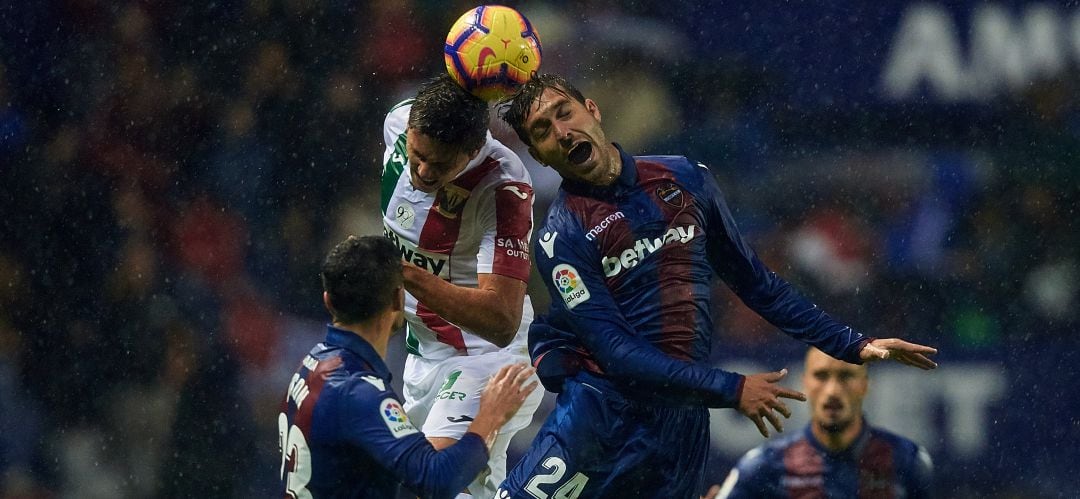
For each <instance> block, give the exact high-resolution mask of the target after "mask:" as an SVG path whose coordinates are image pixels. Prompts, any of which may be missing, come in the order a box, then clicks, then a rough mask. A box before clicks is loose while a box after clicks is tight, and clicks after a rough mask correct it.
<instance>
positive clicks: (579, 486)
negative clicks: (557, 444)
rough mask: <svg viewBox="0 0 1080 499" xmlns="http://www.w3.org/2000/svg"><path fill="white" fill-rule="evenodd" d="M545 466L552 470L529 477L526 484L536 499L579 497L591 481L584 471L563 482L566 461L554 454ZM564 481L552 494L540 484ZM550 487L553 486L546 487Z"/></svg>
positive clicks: (499, 495)
mask: <svg viewBox="0 0 1080 499" xmlns="http://www.w3.org/2000/svg"><path fill="white" fill-rule="evenodd" d="M542 465H543V466H544V468H546V469H548V470H551V472H550V473H547V474H538V475H535V476H533V477H532V478H530V479H529V482H528V483H526V484H525V492H528V493H529V495H531V496H533V497H535V498H536V499H577V497H578V496H579V495H581V491H582V490H584V489H585V484H586V483H588V482H589V477H587V476H585V475H584V474H583V473H574V475H573V476H571V477H570V479H569V480H567V481H566V482H565V483H563V482H562V478H563V475H565V474H566V461H563V460H562V459H561V458H558V457H555V456H552V457H549V458H547V459H545V460H544V462H543V463H542ZM558 483H562V485H560V486H559V487H558V488H557V489H555V491H554V492H552V493H551V494H550V495H549V494H548V493H547V492H544V491H543V490H542V489H541V488H540V486H541V485H545V486H546V485H549V484H558ZM545 488H548V489H550V488H551V487H545ZM499 492H500V494H496V497H499V498H501V497H503V496H502V495H501V493H503V491H501V490H500V491H499Z"/></svg>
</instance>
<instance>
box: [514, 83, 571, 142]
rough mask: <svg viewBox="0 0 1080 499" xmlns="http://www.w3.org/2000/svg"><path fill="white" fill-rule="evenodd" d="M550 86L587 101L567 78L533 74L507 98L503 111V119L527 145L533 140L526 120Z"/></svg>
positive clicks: (569, 96) (562, 92) (569, 95)
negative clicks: (537, 100)
mask: <svg viewBox="0 0 1080 499" xmlns="http://www.w3.org/2000/svg"><path fill="white" fill-rule="evenodd" d="M549 88H550V89H552V90H554V91H556V92H559V93H561V94H563V95H565V96H567V97H568V98H571V99H574V100H576V101H578V102H580V103H582V104H584V103H585V96H584V95H583V94H582V93H581V91H580V90H578V89H577V87H575V86H574V85H573V84H572V83H570V81H569V80H567V79H566V78H563V77H562V76H559V75H557V74H551V73H546V74H536V75H533V77H532V78H529V81H527V82H525V84H524V85H522V86H521V88H519V89H518V90H517V92H514V95H512V96H511V97H510V98H509V99H507V101H506V102H507V105H506V106H505V108H504V110H503V113H502V119H503V121H505V122H506V123H508V124H509V125H510V126H511V127H513V128H514V132H516V133H517V136H518V138H520V139H521V141H522V142H524V143H525V144H526V145H530V146H531V145H532V142H530V141H529V134H528V133H527V132H528V131H527V130H525V120H528V119H529V113H530V112H531V111H532V107H533V103H534V102H536V99H539V98H540V96H541V95H543V94H544V90H546V89H549Z"/></svg>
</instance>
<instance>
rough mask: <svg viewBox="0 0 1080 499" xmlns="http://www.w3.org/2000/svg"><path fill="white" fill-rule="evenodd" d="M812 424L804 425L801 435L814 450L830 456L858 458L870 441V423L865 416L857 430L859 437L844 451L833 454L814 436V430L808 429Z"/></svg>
mask: <svg viewBox="0 0 1080 499" xmlns="http://www.w3.org/2000/svg"><path fill="white" fill-rule="evenodd" d="M812 424H814V423H810V424H809V425H806V428H804V429H803V433H804V434H805V435H806V439H807V440H808V441H810V444H811V445H813V446H814V448H816V449H818V450H819V451H821V452H822V453H824V454H828V455H830V456H835V457H842V456H851V457H855V456H858V455H859V454H861V453H862V451H863V448H864V447H866V442H867V441H868V440H869V439H870V423H869V422H868V421H867V420H866V415H865V414H864V415H863V418H862V429H861V430H859V435H858V436H856V437H855V440H853V441H852V442H851V445H849V446H848V447H847V448H846V449H841V450H839V451H835V452H834V451H831V450H829V449H828V448H827V447H825V445H824V444H822V443H821V442H820V441H818V439H817V437H815V436H814V430H813V429H811V428H810V425H812Z"/></svg>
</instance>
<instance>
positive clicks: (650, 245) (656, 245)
mask: <svg viewBox="0 0 1080 499" xmlns="http://www.w3.org/2000/svg"><path fill="white" fill-rule="evenodd" d="M695 229H697V226H695V225H687V226H685V227H672V228H670V229H668V230H667V232H665V233H663V234H662V235H660V236H659V237H651V238H650V237H644V238H641V239H638V240H637V241H634V247H633V248H627V249H625V250H623V251H622V253H619V254H618V255H615V256H609V257H605V258H604V259H603V260H601V265H602V266H603V267H604V275H605V276H607V277H615V276H617V275H619V273H620V272H622V271H624V270H629V269H632V268H634V267H637V266H638V264H640V263H641V261H642V260H644V259H645V257H647V256H649V255H651V254H653V253H655V252H657V251H660V248H662V247H664V245H665V244H669V243H674V242H680V243H683V244H686V243H688V242H690V240H691V239H693V238H694V232H695Z"/></svg>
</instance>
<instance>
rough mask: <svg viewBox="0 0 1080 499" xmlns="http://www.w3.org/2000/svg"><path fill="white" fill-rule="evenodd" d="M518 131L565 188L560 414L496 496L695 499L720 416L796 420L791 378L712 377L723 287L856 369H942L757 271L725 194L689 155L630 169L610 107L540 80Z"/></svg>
mask: <svg viewBox="0 0 1080 499" xmlns="http://www.w3.org/2000/svg"><path fill="white" fill-rule="evenodd" d="M504 118H505V120H506V121H507V122H508V123H509V124H510V125H511V126H513V128H514V130H515V131H516V132H517V134H518V136H519V137H521V139H522V140H523V141H524V142H525V144H526V145H528V146H529V153H530V154H531V155H532V156H533V157H534V158H536V159H537V160H538V161H540V162H541V163H543V164H545V165H548V166H550V167H552V168H554V169H555V170H556V171H557V172H558V173H559V174H560V175H561V176H562V177H563V183H562V186H561V187H560V190H559V193H558V196H557V197H556V199H555V201H554V203H553V204H552V206H551V208H550V209H549V212H548V215H547V219H546V221H545V223H544V225H543V226H542V227H541V228H540V229H539V230H538V231H537V237H536V241H535V251H534V255H535V258H536V262H537V267H538V268H539V270H540V275H541V277H542V278H543V279H544V283H545V285H546V286H547V288H548V291H549V293H550V295H551V298H552V305H551V309H550V310H549V312H548V314H547V315H546V316H542V317H538V318H537V320H536V321H534V323H533V325H532V326H531V327H530V332H529V347H530V353H531V355H532V358H533V362H534V365H535V366H536V367H537V372H538V374H539V375H540V378H541V381H542V382H543V383H544V386H545V387H546V388H548V389H549V390H551V391H555V392H559V395H558V398H557V400H556V407H555V409H554V411H553V412H552V413H551V415H550V416H549V417H548V418H547V420H546V422H545V423H544V426H543V427H542V428H541V429H540V431H539V433H538V434H537V436H536V439H535V440H534V441H533V443H532V445H531V447H530V448H529V450H528V451H527V452H526V454H525V456H524V457H523V458H522V460H521V461H520V462H519V463H518V465H517V466H516V467H515V468H514V469H513V470H511V472H510V473H509V475H508V476H507V479H506V480H505V481H504V482H503V484H502V486H501V487H500V490H499V493H498V494H497V495H496V497H498V498H500V499H502V498H509V497H521V498H537V497H564V498H571V497H589V498H594V497H620V498H625V497H673V498H686V497H697V495H698V494H699V493H700V492H701V491H702V490H703V488H704V484H703V477H704V467H705V464H706V458H707V454H708V449H709V422H708V409H707V408H709V407H731V408H736V409H738V410H739V411H740V412H741V413H742V414H744V415H746V416H747V417H748V418H750V419H751V420H752V421H754V423H755V424H756V425H757V427H758V429H759V431H761V433H762V434H763V435H767V434H768V429H767V426H766V425H767V424H771V425H772V426H773V427H774V428H776V429H777V430H782V423H781V417H780V416H783V417H788V416H790V411H789V410H788V408H787V407H786V405H785V404H784V402H783V401H782V400H781V399H782V398H789V399H797V400H803V399H804V397H803V395H802V394H801V393H799V392H796V391H794V390H789V389H786V388H783V387H781V386H779V385H777V384H776V382H777V381H779V380H780V379H781V378H782V377H783V376H784V375H785V374H786V370H782V371H780V372H773V373H762V374H753V375H747V376H744V375H741V374H737V373H731V372H726V371H722V370H719V369H715V368H711V367H709V366H708V365H706V364H705V363H704V362H705V361H706V360H707V359H708V356H709V353H710V350H711V344H712V337H713V325H712V320H711V317H710V315H709V310H710V296H711V293H710V287H711V285H712V281H713V279H714V277H719V278H720V279H722V280H723V281H724V282H725V283H726V284H727V285H728V286H729V287H730V288H731V289H732V290H733V291H734V292H735V293H736V295H738V296H739V298H740V299H741V300H742V301H743V302H744V303H746V304H747V305H748V306H749V307H750V308H751V309H752V310H754V311H755V312H757V313H758V314H759V315H761V316H762V317H764V318H765V319H767V320H769V321H770V322H771V323H772V324H774V325H776V326H777V327H779V328H780V329H781V330H783V331H784V332H785V333H787V334H788V335H790V336H792V337H794V338H796V339H798V340H800V341H803V342H805V343H808V344H810V345H813V346H816V347H818V348H820V349H821V350H822V351H825V352H827V353H828V354H829V355H831V356H833V357H836V358H840V359H844V360H846V361H849V362H852V363H862V362H866V361H871V360H878V359H883V358H892V359H894V360H898V361H900V362H903V363H906V364H910V365H913V366H916V367H920V368H924V369H929V368H933V367H935V366H936V364H934V362H932V361H931V360H930V359H928V358H927V357H926V356H925V355H926V354H931V353H935V352H936V350H934V349H933V348H930V347H925V346H921V345H915V344H912V343H908V342H906V341H903V340H900V339H895V338H890V339H872V338H868V337H866V336H864V335H863V334H861V333H859V332H857V331H855V330H853V329H852V328H850V327H848V326H846V325H843V324H840V323H838V322H837V321H835V320H833V319H832V318H831V317H829V316H828V315H827V314H825V313H824V312H823V311H822V310H821V309H819V308H818V307H817V306H815V305H814V304H813V303H811V302H810V301H808V300H806V299H805V298H803V297H802V296H801V295H800V294H799V293H798V292H797V291H796V290H795V289H794V288H792V287H791V286H790V285H789V284H788V283H787V282H786V281H784V280H783V279H781V278H780V277H779V276H777V275H776V274H775V273H773V272H772V271H770V270H769V269H768V268H766V267H765V265H764V264H763V263H762V262H761V261H760V260H759V259H758V258H757V256H756V255H755V253H754V252H753V250H752V249H751V248H750V246H749V245H748V244H747V242H746V241H745V240H744V239H743V238H742V236H741V235H740V234H739V231H738V229H737V228H736V226H735V223H734V219H733V217H732V215H731V213H730V211H729V210H728V207H727V205H726V203H725V201H724V198H723V195H722V193H721V192H720V188H719V186H718V185H717V183H716V180H715V179H714V178H713V176H712V174H711V173H710V172H709V170H708V169H707V168H705V167H704V166H703V165H701V164H698V163H694V162H692V161H689V160H687V159H686V158H684V157H682V156H639V157H635V156H631V155H629V154H627V153H626V152H625V151H623V150H622V148H620V147H619V146H618V145H617V144H614V143H612V142H610V141H609V140H608V138H607V137H606V135H605V133H604V130H603V128H602V127H601V114H600V109H599V106H598V105H597V104H596V102H594V101H592V100H591V99H586V98H585V97H584V96H583V95H581V93H580V92H579V91H578V90H576V89H575V88H574V87H573V86H572V85H571V84H570V83H569V82H567V81H566V80H564V79H562V78H561V77H558V76H554V75H540V76H537V77H534V78H533V79H532V80H530V81H529V82H528V83H526V84H525V85H524V86H523V87H522V89H521V91H520V92H519V93H518V94H516V95H515V96H514V98H513V99H512V101H511V102H510V104H509V106H508V108H507V111H506V112H505V114H504Z"/></svg>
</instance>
